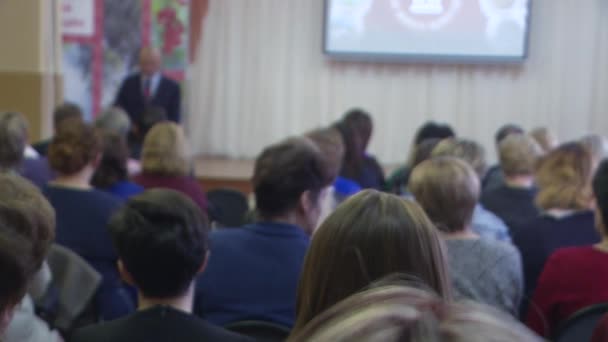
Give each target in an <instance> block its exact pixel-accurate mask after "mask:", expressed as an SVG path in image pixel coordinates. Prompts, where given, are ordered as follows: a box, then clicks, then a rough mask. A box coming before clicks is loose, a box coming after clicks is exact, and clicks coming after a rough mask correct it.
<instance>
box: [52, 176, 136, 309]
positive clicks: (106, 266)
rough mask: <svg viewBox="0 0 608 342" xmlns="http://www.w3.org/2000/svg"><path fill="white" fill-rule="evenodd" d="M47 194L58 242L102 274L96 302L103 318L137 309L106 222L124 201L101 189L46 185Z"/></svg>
mask: <svg viewBox="0 0 608 342" xmlns="http://www.w3.org/2000/svg"><path fill="white" fill-rule="evenodd" d="M44 194H45V195H46V197H47V198H48V199H49V202H50V203H51V205H52V206H53V207H54V208H55V212H56V216H57V228H56V232H55V235H56V236H55V239H56V242H57V243H58V244H60V245H62V246H65V247H67V248H69V249H71V250H72V251H74V252H75V253H76V254H78V255H80V256H81V257H82V258H84V259H85V260H86V261H87V262H89V264H91V266H93V267H94V268H95V269H96V270H97V271H98V272H99V273H101V275H102V277H103V278H102V284H101V287H100V289H99V292H98V295H97V302H98V305H99V307H100V312H101V314H102V316H103V318H104V319H106V320H107V319H114V318H118V317H120V316H123V315H126V314H128V313H130V312H131V311H132V310H133V309H134V303H132V301H131V298H130V297H129V294H128V292H125V288H124V287H123V284H122V282H121V280H120V277H119V275H118V269H117V267H116V261H117V259H118V257H117V255H116V252H115V251H114V247H113V245H112V241H111V238H110V234H109V233H108V230H107V227H106V226H107V224H108V221H109V219H110V216H111V215H112V214H113V213H114V211H115V210H116V209H118V207H120V206H121V205H122V201H121V200H120V199H118V198H116V197H114V196H112V195H110V194H107V193H105V192H103V191H99V190H78V189H72V188H66V187H59V186H52V185H49V186H46V187H45V188H44Z"/></svg>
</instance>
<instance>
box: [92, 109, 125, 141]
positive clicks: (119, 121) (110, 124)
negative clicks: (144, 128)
mask: <svg viewBox="0 0 608 342" xmlns="http://www.w3.org/2000/svg"><path fill="white" fill-rule="evenodd" d="M95 127H96V128H98V129H99V130H101V131H103V132H104V133H111V134H116V135H122V136H124V137H126V136H127V134H128V133H129V130H130V129H131V119H129V115H127V113H126V112H125V111H124V110H122V109H121V108H119V107H112V108H108V109H106V110H105V111H104V112H103V113H101V115H100V116H99V117H98V118H97V119H96V120H95Z"/></svg>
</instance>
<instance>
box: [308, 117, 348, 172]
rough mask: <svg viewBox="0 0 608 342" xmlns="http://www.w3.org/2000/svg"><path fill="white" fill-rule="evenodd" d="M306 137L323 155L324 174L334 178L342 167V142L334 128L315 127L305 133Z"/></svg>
mask: <svg viewBox="0 0 608 342" xmlns="http://www.w3.org/2000/svg"><path fill="white" fill-rule="evenodd" d="M306 137H307V138H308V139H310V140H312V142H314V143H315V144H316V145H317V147H318V148H319V150H320V151H321V154H322V155H323V160H324V165H325V167H326V168H327V170H326V172H325V173H326V174H327V175H328V177H330V178H331V179H332V180H333V179H336V177H338V175H339V174H340V169H341V168H342V160H343V159H344V142H343V141H342V136H341V135H340V132H339V131H338V130H337V129H336V128H323V129H317V130H314V131H311V132H308V133H307V134H306Z"/></svg>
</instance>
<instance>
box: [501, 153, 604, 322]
mask: <svg viewBox="0 0 608 342" xmlns="http://www.w3.org/2000/svg"><path fill="white" fill-rule="evenodd" d="M593 170H594V161H593V158H592V156H591V154H590V152H589V150H587V148H585V147H584V146H583V145H582V144H580V143H567V144H564V145H561V146H560V147H558V148H556V149H554V150H553V151H551V152H549V154H547V155H546V156H544V157H543V158H541V160H540V161H539V163H538V166H537V168H536V173H535V175H536V183H537V185H538V188H539V191H538V194H537V195H536V205H537V206H538V207H539V208H540V209H541V210H542V215H541V216H539V217H537V218H536V219H533V220H532V221H529V222H528V223H525V224H524V225H522V226H521V227H519V228H518V229H517V230H515V231H513V241H514V243H515V245H516V246H517V247H518V248H519V250H520V251H521V254H522V259H523V264H524V279H525V284H526V286H525V297H524V298H526V299H528V298H530V297H531V296H532V294H533V292H534V289H535V288H536V283H537V280H538V277H539V276H540V273H541V271H542V270H543V267H544V265H545V261H546V260H547V258H548V257H549V256H550V255H551V254H552V253H553V252H555V251H556V250H557V249H560V248H565V247H575V246H585V245H591V244H594V243H597V242H599V240H600V239H599V235H598V233H597V232H596V230H595V229H594V220H593V212H592V211H591V210H590V209H591V207H592V203H593V195H592V190H591V178H592V177H593ZM527 305H528V304H527V302H526V301H524V305H523V306H522V311H521V312H522V313H525V312H526V309H527Z"/></svg>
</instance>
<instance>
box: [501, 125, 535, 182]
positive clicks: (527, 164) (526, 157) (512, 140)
mask: <svg viewBox="0 0 608 342" xmlns="http://www.w3.org/2000/svg"><path fill="white" fill-rule="evenodd" d="M541 154H542V150H541V148H540V146H538V144H537V143H536V141H535V140H534V139H532V138H531V137H529V136H527V135H523V134H511V135H509V136H508V137H506V138H505V139H504V140H503V141H501V142H500V144H499V145H498V157H499V159H500V168H501V169H502V171H503V172H504V174H505V176H527V175H532V174H534V167H535V166H536V161H537V160H538V158H539V157H540V156H541Z"/></svg>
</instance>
